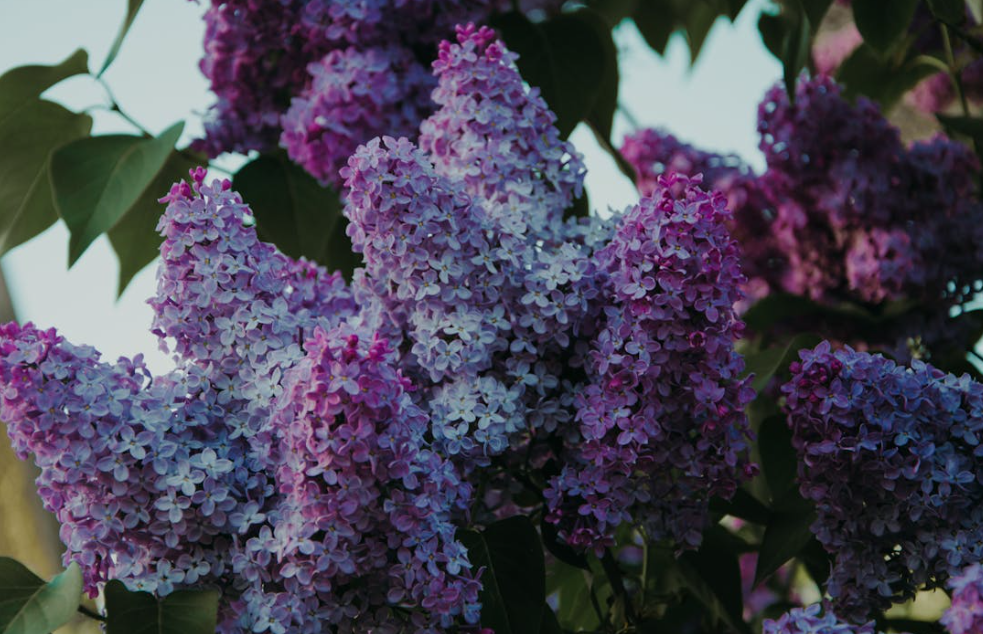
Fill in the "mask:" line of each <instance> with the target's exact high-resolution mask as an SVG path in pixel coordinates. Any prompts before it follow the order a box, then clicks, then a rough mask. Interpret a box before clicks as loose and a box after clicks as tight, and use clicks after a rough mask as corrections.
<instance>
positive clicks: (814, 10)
mask: <svg viewBox="0 0 983 634" xmlns="http://www.w3.org/2000/svg"><path fill="white" fill-rule="evenodd" d="M831 4H833V0H802V8H803V9H805V12H806V15H807V16H809V23H810V24H811V25H812V32H813V33H815V32H816V31H817V30H818V29H819V25H820V24H822V22H823V18H825V17H826V12H827V11H829V7H830V5H831Z"/></svg>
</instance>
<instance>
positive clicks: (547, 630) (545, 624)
mask: <svg viewBox="0 0 983 634" xmlns="http://www.w3.org/2000/svg"><path fill="white" fill-rule="evenodd" d="M539 634H563V629H562V628H561V627H560V621H559V620H557V618H556V614H555V613H554V612H553V609H552V608H550V606H548V605H544V606H543V616H542V617H541V618H540V620H539Z"/></svg>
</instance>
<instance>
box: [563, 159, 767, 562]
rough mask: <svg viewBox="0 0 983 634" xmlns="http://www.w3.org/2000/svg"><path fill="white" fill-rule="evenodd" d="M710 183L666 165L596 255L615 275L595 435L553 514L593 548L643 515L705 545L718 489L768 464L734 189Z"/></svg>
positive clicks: (607, 292) (588, 438)
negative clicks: (713, 189)
mask: <svg viewBox="0 0 983 634" xmlns="http://www.w3.org/2000/svg"><path fill="white" fill-rule="evenodd" d="M698 183H699V181H698V180H690V179H688V178H686V177H684V176H680V175H677V174H671V175H669V176H666V177H663V178H662V179H661V180H660V181H659V182H658V184H657V187H656V190H655V191H654V192H653V194H652V196H650V197H646V198H643V199H642V201H641V202H640V203H639V204H638V205H636V206H635V207H633V208H631V209H630V210H628V211H627V212H626V213H625V214H624V215H623V216H622V217H621V218H620V220H619V224H618V228H617V231H616V233H615V235H614V237H613V238H612V240H611V242H610V243H609V244H608V245H607V246H606V247H605V248H604V249H602V250H600V251H599V252H598V253H597V254H596V260H597V263H598V267H599V269H600V270H601V272H602V273H603V274H605V275H606V277H607V283H606V286H605V288H604V291H603V294H602V297H603V298H604V303H605V308H604V312H603V316H602V318H601V325H600V326H599V328H598V329H597V331H596V333H595V335H594V336H593V337H592V338H591V340H590V343H589V351H588V352H586V354H585V355H584V361H583V362H584V369H585V371H586V374H587V379H588V383H587V385H586V386H585V387H584V388H583V389H581V390H579V391H578V392H577V394H576V396H575V406H576V408H577V417H576V421H577V423H578V426H579V433H580V436H581V438H582V440H581V441H580V442H578V443H575V444H572V447H571V449H570V451H569V455H568V461H567V464H566V466H565V467H564V468H563V470H562V472H561V473H560V475H558V476H556V477H555V478H553V479H552V480H551V481H550V486H549V489H548V490H547V491H546V497H547V503H548V508H549V511H550V514H549V516H548V520H549V521H551V522H553V523H555V524H557V526H558V528H559V530H560V534H561V535H563V536H564V537H565V538H566V539H567V540H568V541H569V542H570V543H572V544H575V545H577V546H580V547H583V548H588V547H590V548H593V549H595V550H600V549H603V548H604V547H605V546H608V545H610V544H611V539H612V535H613V530H614V528H616V527H617V526H618V525H620V524H622V523H623V522H626V521H629V520H634V521H638V522H641V523H643V525H644V526H645V527H646V531H647V533H648V535H649V537H650V538H651V539H656V540H660V539H672V540H673V541H675V542H676V543H677V544H679V545H680V547H682V548H696V547H698V546H699V544H700V539H701V534H702V530H703V528H704V527H705V526H706V525H707V522H708V521H709V519H708V508H707V505H708V501H709V498H710V497H711V496H713V495H721V496H723V497H729V496H730V495H732V494H733V493H734V491H735V489H736V488H737V486H738V485H739V484H740V483H741V482H742V481H744V480H745V479H746V478H748V477H750V476H751V475H753V473H754V468H753V467H752V465H751V464H750V463H749V462H748V457H747V450H748V441H749V439H750V432H749V430H748V425H747V418H746V417H745V415H744V406H745V405H747V403H749V402H750V401H751V399H752V398H753V396H754V394H753V391H752V390H751V389H750V387H749V386H748V384H747V381H746V380H741V379H740V378H738V377H739V375H740V373H741V370H742V369H743V367H744V363H743V360H742V359H741V357H740V356H738V355H737V354H736V353H735V352H734V342H735V341H736V340H737V339H738V337H740V335H741V332H742V331H743V324H742V323H741V322H740V321H739V320H738V319H737V317H736V315H735V313H734V304H735V302H736V301H737V300H738V299H739V298H740V295H741V293H740V289H739V287H740V284H741V283H742V282H743V281H744V278H743V276H742V274H741V272H740V266H739V261H738V251H737V244H736V243H735V242H734V240H733V239H732V238H731V237H730V236H729V235H728V233H727V230H726V227H725V225H724V222H725V220H726V217H727V211H726V208H725V202H724V199H723V197H722V196H720V195H719V194H707V193H706V192H705V191H703V190H702V189H700V188H699V186H698Z"/></svg>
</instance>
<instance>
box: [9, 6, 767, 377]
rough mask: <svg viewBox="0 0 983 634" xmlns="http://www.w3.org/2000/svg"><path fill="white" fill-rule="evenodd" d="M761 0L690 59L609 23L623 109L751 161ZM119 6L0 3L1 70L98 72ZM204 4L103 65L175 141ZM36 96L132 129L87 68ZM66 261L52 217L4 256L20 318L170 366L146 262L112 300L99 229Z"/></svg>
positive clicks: (762, 77) (588, 144)
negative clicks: (71, 60)
mask: <svg viewBox="0 0 983 634" xmlns="http://www.w3.org/2000/svg"><path fill="white" fill-rule="evenodd" d="M766 2H767V0H752V1H751V2H749V3H748V5H747V7H746V8H745V9H744V11H743V12H742V14H741V16H740V17H739V19H738V20H737V22H736V24H731V23H730V21H728V20H726V19H723V18H721V19H719V20H718V21H717V23H716V24H715V25H714V28H713V30H712V31H711V33H710V36H709V37H708V39H707V42H706V44H705V45H704V47H703V51H702V52H701V54H700V57H699V59H698V60H697V63H696V65H695V66H694V67H692V68H691V67H690V63H689V50H688V47H687V46H686V42H685V41H684V40H683V39H682V37H680V36H674V37H673V39H672V40H671V41H670V44H669V46H668V49H667V51H666V55H665V57H659V56H657V55H656V54H655V53H653V52H652V51H651V50H650V49H649V48H648V47H647V46H646V45H645V42H644V40H642V38H641V36H640V35H639V33H638V31H637V30H636V29H635V28H634V26H633V25H632V24H631V23H626V24H624V25H622V26H621V27H619V28H618V29H617V30H616V32H615V40H616V43H617V45H618V48H619V52H620V55H619V58H620V72H621V89H620V96H619V101H620V103H621V106H622V107H623V108H624V110H625V111H626V112H628V113H630V114H631V118H632V119H633V120H634V121H635V122H636V123H637V124H638V125H640V126H643V127H650V126H655V127H663V128H665V129H667V130H670V131H672V132H673V133H674V134H675V135H676V136H678V137H679V138H680V139H681V140H684V141H687V142H691V143H693V144H695V145H697V146H699V147H701V148H703V149H708V150H716V151H726V152H733V153H736V154H738V155H740V156H742V157H743V158H744V159H745V160H747V161H748V162H749V163H750V164H751V165H752V166H754V167H756V168H760V167H761V166H762V164H763V159H762V157H761V155H760V153H759V152H758V150H757V134H756V132H755V119H756V112H757V103H758V101H759V100H760V99H761V97H762V95H764V93H765V91H766V90H767V88H768V87H770V86H771V85H772V84H773V83H774V82H775V81H777V80H778V79H779V77H780V76H781V67H780V65H779V63H778V61H777V60H775V59H774V58H773V57H772V56H771V55H770V54H769V53H768V52H767V51H766V50H765V48H764V46H763V45H762V43H761V39H760V37H759V35H758V31H757V27H756V24H757V16H758V14H759V12H760V8H761V7H762V6H763V5H765V4H766ZM126 4H127V3H126V0H99V1H98V2H79V0H31V1H30V2H27V1H25V0H0V73H2V72H5V71H7V70H8V69H10V68H13V67H15V66H21V65H24V64H53V63H57V62H59V61H61V60H63V59H64V58H66V57H68V56H69V55H70V54H71V53H72V52H73V51H75V50H76V49H77V48H85V49H86V50H87V51H88V53H89V67H90V69H93V70H97V69H98V68H99V67H100V66H101V64H102V62H103V59H104V58H105V55H106V53H107V51H108V50H109V47H110V45H111V43H112V41H113V38H114V37H115V35H116V31H117V29H118V28H119V24H120V23H121V21H122V19H123V15H124V12H125V9H126ZM203 11H204V9H203V6H199V5H198V4H196V3H193V2H186V1H183V0H146V1H145V2H144V4H143V7H142V8H141V10H140V13H139V14H138V16H137V19H136V21H135V22H134V24H133V26H132V27H131V29H130V32H129V35H128V36H127V39H126V41H125V42H124V44H123V47H122V49H121V51H120V53H119V56H118V57H117V59H116V61H115V62H114V63H113V65H112V66H111V67H110V69H109V70H108V71H107V72H106V74H105V75H104V79H105V80H106V82H107V83H108V84H109V86H110V87H111V89H112V91H113V94H114V96H115V98H116V101H117V102H118V103H119V104H120V106H121V107H122V108H123V110H125V111H126V112H127V113H129V114H130V115H131V116H132V117H133V118H135V119H136V120H137V121H139V122H140V123H141V124H142V125H143V126H144V127H145V128H147V129H148V130H150V131H151V132H153V133H159V132H161V131H163V130H164V129H166V128H167V127H169V126H170V125H171V124H173V123H174V122H176V121H179V120H182V119H183V120H185V121H186V125H185V128H184V135H183V137H182V139H181V141H180V142H179V145H182V146H183V145H184V144H186V143H187V142H188V141H190V140H191V139H193V138H195V137H196V136H198V135H200V134H201V131H202V126H201V116H202V113H203V112H205V111H206V109H207V108H208V106H209V104H210V103H212V101H213V100H212V97H211V96H210V94H209V92H208V82H207V81H206V80H205V78H204V77H203V76H202V75H201V73H200V71H199V70H198V60H199V59H200V57H201V53H202V38H203V33H204V24H203V22H202V20H201V14H202V13H203ZM44 96H45V98H48V99H51V100H53V101H56V102H59V103H61V104H63V105H65V106H66V107H68V108H71V109H74V110H87V111H89V112H90V114H91V115H92V116H93V118H94V124H93V129H92V132H93V134H105V133H112V132H128V133H132V132H134V130H133V128H132V127H130V126H129V125H128V124H126V123H125V122H123V121H122V120H121V119H120V118H119V117H117V116H116V115H114V114H112V113H109V112H106V111H104V110H101V109H100V108H102V107H104V106H105V105H106V104H107V100H106V94H105V91H104V90H103V89H102V88H101V87H100V86H99V85H98V84H97V83H96V82H95V81H94V80H92V79H91V78H88V77H75V78H71V79H69V80H66V81H65V82H63V83H61V84H59V85H58V86H55V87H54V88H52V89H51V90H49V91H48V92H47V93H45V95H44ZM631 130H632V127H631V125H630V123H629V121H628V118H627V117H625V116H622V115H619V116H618V117H617V118H616V120H615V134H614V138H615V139H616V140H617V141H619V142H620V139H621V138H622V137H623V135H624V134H626V133H629V132H631ZM571 140H572V141H573V143H574V144H575V145H576V146H577V149H578V150H579V151H581V152H582V153H583V154H584V156H585V161H586V164H587V167H588V170H589V172H588V175H587V189H588V191H589V193H590V201H591V204H592V206H594V207H595V208H596V209H601V210H605V209H608V208H611V209H622V208H624V207H625V206H627V205H630V204H633V203H634V202H636V201H637V197H638V196H637V193H636V192H635V191H634V187H633V186H632V185H631V183H630V182H629V181H628V180H627V179H626V178H625V177H624V176H623V175H621V173H620V172H618V170H617V168H616V167H615V166H614V163H613V161H612V160H611V159H610V157H609V156H608V155H607V154H605V153H604V152H603V150H601V149H600V148H599V147H598V146H597V144H596V142H595V141H594V139H593V137H592V134H591V133H590V131H589V130H586V129H585V128H584V127H580V128H578V129H576V130H575V131H574V133H573V135H572V137H571ZM0 151H2V148H0ZM238 164H239V163H238V162H237V161H236V160H235V159H232V160H227V161H225V162H224V165H225V166H227V167H235V166H236V165H238ZM164 193H166V192H161V195H163V194H164ZM246 202H247V203H248V202H249V201H246ZM67 264H68V231H67V229H66V228H65V226H64V225H63V224H62V223H58V224H56V225H55V226H54V227H52V228H51V229H49V230H48V231H46V232H44V233H43V234H41V235H40V236H38V237H37V238H35V239H33V240H31V241H30V242H27V243H25V244H24V245H22V246H20V247H18V248H16V249H14V250H13V251H11V252H10V253H8V254H7V255H5V256H4V257H3V258H2V259H0V268H2V270H3V273H4V275H5V276H6V279H7V283H8V285H9V287H10V292H11V295H12V298H13V303H14V308H15V311H16V312H17V317H18V319H19V320H20V321H21V322H26V321H33V322H34V323H35V324H37V325H38V326H43V327H51V326H54V327H56V328H58V330H59V331H60V332H61V334H62V335H64V336H65V337H66V338H67V339H69V340H70V341H72V342H74V343H77V344H81V343H85V344H89V345H92V346H95V347H96V348H97V349H98V350H100V351H102V353H103V355H104V359H106V360H115V359H116V358H117V357H118V356H121V355H125V356H130V357H132V356H134V355H135V354H137V353H143V354H144V355H145V358H146V360H147V363H148V365H149V366H150V368H151V369H152V370H153V371H155V372H163V371H167V370H168V369H169V368H170V367H171V365H172V362H171V361H170V359H169V357H168V355H166V354H165V353H163V352H161V351H160V350H159V349H158V343H157V338H156V337H155V336H154V335H152V334H150V332H149V326H150V323H151V319H152V312H151V310H150V307H149V306H148V305H147V304H146V300H147V299H148V298H149V297H151V296H153V295H154V293H155V289H156V280H155V265H154V264H151V265H150V266H149V267H147V268H145V269H144V270H143V271H142V272H141V273H139V274H138V275H137V276H136V277H135V278H134V280H133V281H132V282H131V283H130V285H129V287H128V288H127V289H126V291H125V292H124V293H123V295H122V297H120V298H119V299H117V297H116V280H117V275H118V264H117V262H116V256H115V254H114V253H113V251H112V249H111V248H110V246H109V242H108V241H107V240H106V238H105V237H103V238H100V239H99V240H97V241H96V242H95V243H94V244H93V245H92V246H91V247H89V249H88V250H87V251H86V253H85V254H84V255H83V256H82V257H81V258H80V259H79V261H78V262H77V263H76V264H75V266H73V267H72V268H71V269H68V268H67Z"/></svg>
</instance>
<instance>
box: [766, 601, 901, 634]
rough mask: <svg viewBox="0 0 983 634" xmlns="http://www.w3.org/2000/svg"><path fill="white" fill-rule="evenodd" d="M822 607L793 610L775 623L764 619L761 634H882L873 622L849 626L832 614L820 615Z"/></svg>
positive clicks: (816, 604) (818, 605)
mask: <svg viewBox="0 0 983 634" xmlns="http://www.w3.org/2000/svg"><path fill="white" fill-rule="evenodd" d="M821 611H822V605H820V604H819V603H814V604H812V605H810V606H807V607H804V608H794V609H792V610H790V611H789V612H787V613H785V614H783V615H782V616H780V617H779V618H778V620H777V621H773V620H771V619H765V621H764V624H763V627H762V634H882V633H881V632H878V631H877V630H875V629H874V622H873V621H871V622H869V623H867V624H865V625H851V624H850V623H846V622H843V621H840V620H839V619H837V618H836V615H834V614H833V613H832V612H829V611H827V612H826V613H825V614H823V615H820V612H821Z"/></svg>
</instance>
